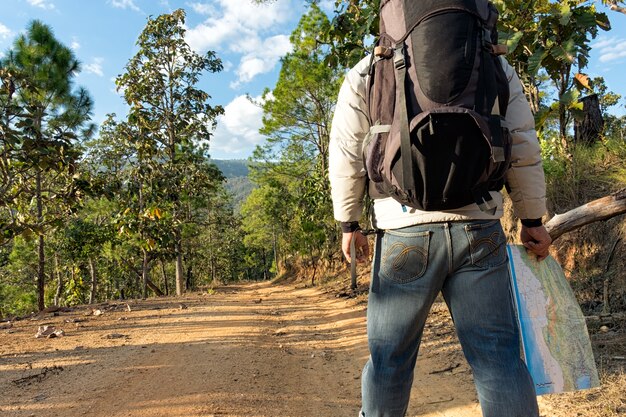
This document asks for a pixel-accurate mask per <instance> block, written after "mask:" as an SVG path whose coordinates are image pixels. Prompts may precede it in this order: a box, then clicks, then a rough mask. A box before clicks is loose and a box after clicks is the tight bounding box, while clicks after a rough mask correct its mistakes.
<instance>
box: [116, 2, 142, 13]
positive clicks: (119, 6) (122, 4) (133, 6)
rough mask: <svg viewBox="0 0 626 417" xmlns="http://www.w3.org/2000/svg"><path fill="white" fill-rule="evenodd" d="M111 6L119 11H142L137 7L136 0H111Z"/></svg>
mask: <svg viewBox="0 0 626 417" xmlns="http://www.w3.org/2000/svg"><path fill="white" fill-rule="evenodd" d="M110 3H111V6H113V7H115V8H117V9H131V10H134V11H136V12H140V11H141V9H140V8H139V7H137V5H136V4H135V1H134V0H111V2H110Z"/></svg>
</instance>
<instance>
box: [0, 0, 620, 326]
mask: <svg viewBox="0 0 626 417" xmlns="http://www.w3.org/2000/svg"><path fill="white" fill-rule="evenodd" d="M258 2H261V3H262V2H263V1H262V0H261V1H258ZM308 3H310V4H309V7H308V11H307V13H306V14H305V15H303V16H302V17H301V19H300V22H299V24H298V26H297V27H296V29H295V30H294V31H293V33H292V35H291V37H290V41H291V44H292V52H290V53H288V54H287V55H286V56H284V57H283V58H282V60H281V65H282V67H281V70H280V75H279V78H278V81H277V82H276V85H275V86H272V87H268V88H267V89H266V90H265V93H264V95H263V99H262V100H261V101H259V102H258V103H257V105H259V106H261V107H262V110H263V127H262V129H261V133H262V134H263V135H264V136H265V137H266V141H265V143H263V144H262V145H260V146H258V147H257V149H256V150H255V152H254V154H253V156H252V157H251V158H250V160H249V161H246V163H245V164H242V163H241V161H236V162H237V163H228V162H227V161H212V160H211V159H210V157H209V149H210V144H211V136H212V131H213V128H214V127H215V126H216V123H217V121H216V120H217V118H218V116H219V115H220V114H222V113H223V107H222V106H221V105H220V104H218V103H214V102H213V100H212V99H211V92H210V91H203V90H202V89H200V88H199V87H198V83H199V80H200V79H201V77H202V76H203V75H205V74H207V73H219V72H220V71H222V70H223V63H222V61H221V59H220V57H219V56H218V55H217V54H216V53H215V52H212V51H209V52H208V53H205V54H202V55H200V54H198V53H197V52H195V51H194V50H192V48H191V47H190V46H189V45H188V44H187V42H186V41H185V11H184V10H183V9H179V10H176V11H174V12H172V13H170V14H163V15H160V16H153V17H150V18H148V19H147V23H146V26H145V28H144V29H143V31H142V32H141V34H140V35H139V37H138V39H137V41H136V42H137V46H138V52H137V53H136V55H135V56H133V57H132V58H131V59H130V60H129V61H128V63H127V65H126V66H125V68H124V69H123V73H122V74H121V75H120V76H119V77H118V78H117V79H116V85H117V88H118V91H120V92H122V93H123V96H124V100H125V102H126V103H127V105H128V108H129V112H128V114H125V115H117V114H109V115H108V117H107V119H106V121H105V122H104V123H102V124H101V125H99V126H96V125H95V124H94V123H93V121H92V108H93V101H92V98H91V96H90V94H89V91H86V90H85V89H83V88H81V87H80V86H78V85H76V80H75V78H76V75H77V74H78V73H79V71H80V68H81V66H80V62H78V61H77V59H76V57H75V56H74V54H73V52H72V50H71V49H70V48H69V47H68V46H66V45H64V44H62V43H61V42H60V41H59V40H58V39H56V38H55V36H54V28H52V27H50V26H48V25H47V24H46V23H45V22H42V21H37V20H35V21H32V22H31V23H30V24H29V25H28V27H26V28H24V31H23V33H22V34H21V35H19V36H18V38H17V39H16V40H15V42H14V44H13V45H12V47H11V48H10V49H9V50H8V51H6V53H5V54H4V55H3V56H2V58H0V78H1V82H2V83H1V85H0V110H1V115H0V176H1V177H2V182H1V185H0V318H3V317H11V316H19V315H24V314H28V313H31V312H34V311H38V310H43V309H45V308H46V307H50V306H73V305H78V304H86V303H97V302H103V301H107V300H115V299H130V298H146V297H151V296H161V295H178V296H180V295H182V294H183V293H185V292H187V291H195V290H206V289H207V288H210V287H211V286H212V285H215V284H217V283H228V282H234V281H241V280H268V279H271V278H274V277H276V276H278V275H281V274H286V273H289V272H290V271H293V270H296V269H297V270H299V271H304V272H303V273H304V274H305V275H306V277H307V279H308V280H309V281H312V282H313V283H314V284H315V283H316V282H319V281H320V280H321V279H322V277H323V274H324V273H325V271H329V270H332V269H333V268H335V269H336V268H342V267H345V265H344V264H343V260H342V257H341V253H340V248H339V242H340V235H341V231H340V228H339V226H338V224H337V223H336V222H335V221H334V219H333V217H332V205H331V200H330V192H329V184H328V177H327V171H328V142H329V132H330V125H331V120H332V115H333V108H334V103H335V100H336V97H337V93H338V91H339V87H340V85H341V82H342V79H343V76H344V74H345V73H346V71H347V69H349V68H350V67H351V66H352V65H354V64H355V63H356V62H358V61H359V60H360V59H361V58H362V57H363V56H365V55H366V54H368V53H369V52H370V49H371V46H372V42H373V39H375V37H376V34H377V31H378V26H377V25H378V21H377V17H376V11H377V8H378V0H337V1H336V2H335V5H336V6H335V7H336V10H335V12H334V14H333V15H332V16H328V15H327V14H326V13H324V12H323V11H322V10H321V9H320V7H319V6H318V5H317V1H310V2H308ZM494 3H495V4H496V6H497V8H498V9H499V11H500V20H499V28H498V29H499V37H500V42H501V43H503V44H505V45H506V46H507V49H508V54H507V59H508V60H509V62H511V63H512V64H513V65H514V67H515V68H516V70H517V72H518V74H519V75H520V79H521V81H522V83H523V87H524V90H525V93H526V96H527V98H528V100H529V102H530V104H531V108H532V111H533V113H534V116H535V121H536V128H537V131H538V133H539V140H540V143H541V149H542V152H543V157H544V169H545V172H546V177H547V182H548V193H549V194H548V198H549V205H550V207H549V210H550V215H551V216H552V215H554V214H556V213H563V212H565V211H567V210H570V209H573V208H575V207H578V206H580V205H582V204H584V203H587V202H589V201H591V200H594V199H597V198H600V197H603V196H606V195H609V194H611V193H614V192H617V191H619V190H623V189H624V188H625V187H626V163H625V162H624V161H626V116H624V115H623V114H624V111H623V109H624V107H626V98H624V97H621V96H620V95H618V94H615V93H614V92H612V91H611V90H610V88H609V86H607V85H606V83H605V81H604V79H603V78H602V77H599V76H596V75H594V74H589V73H586V72H585V71H586V67H587V65H588V60H589V54H590V51H591V48H592V46H591V45H592V41H593V40H594V39H595V38H596V36H597V35H598V34H599V33H600V31H610V30H611V20H612V19H613V18H614V17H615V18H623V15H622V14H623V13H626V11H625V10H624V8H623V4H624V2H623V1H617V2H614V1H611V0H603V1H602V2H593V1H582V0H552V1H551V0H533V1H531V0H496V1H495V2H494ZM250 100H252V98H250ZM618 109H622V112H621V114H622V115H621V116H618V115H616V114H620V113H619V111H616V110H618ZM242 166H243V167H244V168H245V169H244V170H243V171H242V170H241V168H242ZM226 177H231V178H237V179H236V180H234V181H231V183H230V188H229V186H228V184H227V181H226ZM244 177H247V178H248V179H249V181H251V183H252V186H250V185H249V184H248V183H247V181H248V180H243V179H242V178H244ZM233 190H239V191H233ZM243 196H245V198H244V197H243ZM505 224H506V225H508V226H507V228H508V230H509V231H510V232H511V240H514V239H515V238H516V232H515V231H516V224H517V220H516V219H514V218H512V214H510V213H509V214H507V219H505ZM624 233H626V222H625V221H624V218H623V216H622V217H616V218H614V219H612V220H610V221H607V222H603V223H598V224H595V225H591V226H587V227H585V228H581V229H580V230H579V231H577V232H572V233H570V234H568V235H566V236H564V237H562V238H560V239H559V241H558V244H557V245H556V248H557V251H555V255H556V253H557V252H558V256H557V258H558V259H559V261H560V262H561V263H562V264H563V266H564V267H565V269H566V271H567V273H568V275H569V277H570V279H571V281H572V284H573V286H574V288H575V290H576V292H577V295H578V296H579V299H580V301H581V304H582V305H583V307H584V308H585V309H586V311H587V312H598V311H601V310H603V309H604V310H606V309H607V308H608V305H609V304H610V306H611V308H613V309H617V310H624V309H626V274H625V272H624V270H625V269H624V266H626V265H625V264H624V258H626V257H625V256H624V255H623V254H624V249H625V246H626V245H625V243H624V239H623V236H624ZM620 254H621V255H620ZM609 278H610V279H609Z"/></svg>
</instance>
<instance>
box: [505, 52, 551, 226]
mask: <svg viewBox="0 0 626 417" xmlns="http://www.w3.org/2000/svg"><path fill="white" fill-rule="evenodd" d="M502 63H503V67H504V71H505V72H506V75H507V78H508V80H509V90H510V98H509V106H508V109H507V112H506V120H505V122H504V126H505V127H507V128H508V129H509V132H510V134H511V139H512V142H513V146H512V149H511V168H510V169H509V170H508V172H507V174H506V182H507V184H508V191H509V196H510V198H511V201H512V203H513V211H514V213H515V216H516V217H518V218H520V219H538V218H541V217H542V216H543V215H544V214H545V213H546V211H547V210H546V183H545V176H544V172H543V163H542V159H541V148H540V146H539V139H538V138H537V132H536V131H535V120H534V118H533V115H532V113H531V111H530V106H529V104H528V101H527V99H526V96H525V95H524V92H523V89H522V83H521V82H520V80H519V77H518V76H517V74H516V73H515V70H514V69H513V68H512V67H511V66H510V65H509V64H508V63H507V62H506V61H505V60H504V59H503V60H502Z"/></svg>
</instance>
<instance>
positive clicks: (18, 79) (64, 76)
mask: <svg viewBox="0 0 626 417" xmlns="http://www.w3.org/2000/svg"><path fill="white" fill-rule="evenodd" d="M2 68H3V72H2V73H3V76H5V77H7V78H5V79H4V80H3V84H4V85H5V86H8V88H9V91H8V93H9V94H8V95H7V96H6V98H7V100H8V101H7V103H8V107H7V108H6V109H5V124H6V125H8V127H9V129H10V134H11V136H10V139H9V140H6V142H5V143H6V145H5V143H3V150H4V149H7V148H5V146H8V147H9V149H10V151H11V164H12V165H13V167H14V169H15V170H14V172H13V173H12V174H13V181H12V182H11V184H12V189H11V190H8V191H9V192H8V193H5V197H6V196H7V195H8V196H9V197H8V198H5V199H3V200H4V207H3V208H5V209H7V210H8V211H9V212H10V213H18V214H19V215H18V216H14V215H13V214H11V215H10V218H11V224H10V225H9V226H10V227H12V228H13V230H14V231H17V232H19V233H34V234H35V235H36V236H37V240H38V249H37V251H38V269H37V294H38V307H39V309H43V308H44V287H45V249H44V248H45V246H44V242H45V234H46V232H47V231H48V230H50V228H51V227H52V226H54V225H55V224H56V223H58V222H59V221H60V220H61V219H62V218H63V217H64V215H65V214H66V212H67V210H68V209H69V205H71V204H73V202H74V201H75V198H76V194H75V189H74V185H75V183H74V179H75V176H74V171H75V161H76V159H77V157H78V155H79V152H78V149H77V146H76V145H77V142H78V141H79V140H80V139H81V138H82V137H88V136H90V135H91V133H92V131H93V125H92V124H90V123H89V121H90V119H91V110H92V106H93V103H92V101H91V98H90V97H89V94H88V93H87V91H85V90H84V89H82V88H77V89H75V88H74V85H73V78H74V77H75V76H76V74H77V73H78V72H79V70H80V66H79V63H78V61H77V60H76V58H75V57H74V54H73V53H72V51H71V50H70V49H69V48H68V47H66V46H65V45H63V44H62V43H61V42H59V41H58V40H57V39H56V38H55V37H54V34H53V32H52V30H51V29H50V27H48V26H46V25H45V24H43V23H41V22H39V21H33V22H31V23H30V25H29V26H28V28H27V30H26V32H25V33H24V34H22V35H20V36H18V37H17V39H16V40H15V43H14V45H13V48H12V49H11V50H10V51H9V52H8V54H7V56H6V58H5V59H4V60H3V61H2ZM9 111H14V115H13V117H12V118H10V117H8V114H7V113H6V112H9ZM6 137H7V136H4V137H3V139H4V138H6ZM16 175H17V176H16Z"/></svg>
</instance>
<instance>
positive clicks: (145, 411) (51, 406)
mask: <svg viewBox="0 0 626 417" xmlns="http://www.w3.org/2000/svg"><path fill="white" fill-rule="evenodd" d="M365 309H366V303H365V299H364V297H361V298H360V299H359V298H357V299H345V298H338V297H335V296H334V295H333V294H325V293H323V292H322V291H321V290H319V289H311V288H304V287H303V286H302V285H300V286H299V287H298V286H294V285H293V284H282V285H276V284H274V285H272V284H270V283H267V282H266V283H254V284H243V285H237V286H227V287H221V288H219V289H217V291H216V292H215V293H214V294H210V295H209V294H195V295H188V296H186V297H184V298H182V299H175V298H160V299H149V300H145V301H131V302H128V303H126V302H119V303H117V304H113V303H111V304H108V305H100V306H96V311H95V312H94V311H92V308H86V307H85V308H81V309H77V310H75V311H72V312H58V313H56V314H57V315H53V314H46V315H44V316H42V317H40V318H38V319H34V320H22V321H17V322H15V323H14V324H13V327H12V328H10V329H6V330H2V331H0V387H1V389H0V392H1V394H0V415H2V416H3V417H30V416H35V417H55V416H56V417H75V416H89V417H105V416H106V417H121V416H133V417H134V416H138V417H144V416H145V417H148V416H168V417H190V416H202V417H209V416H258V417H260V416H267V417H278V416H291V417H308V416H325V417H343V416H346V417H348V416H357V415H358V410H359V404H360V372H361V368H362V366H363V364H364V362H365V360H366V359H367V345H366V338H365ZM94 313H95V314H94ZM99 313H102V314H99ZM44 325H50V326H54V327H55V329H56V330H63V331H64V333H65V335H64V336H61V337H58V338H39V339H37V338H35V334H36V333H37V330H38V328H39V326H44ZM415 380H416V383H415V387H414V390H413V398H412V401H411V408H410V412H409V415H410V416H433V417H434V416H455V417H478V416H480V412H479V409H478V404H477V402H476V399H475V394H474V391H473V388H472V385H471V375H470V371H469V368H468V367H467V365H466V364H465V362H464V360H463V359H462V355H461V353H460V350H459V348H458V344H457V343H456V340H455V339H454V332H453V330H452V328H451V326H450V323H449V316H448V314H447V311H446V310H445V307H444V306H442V305H436V306H435V308H434V309H433V313H432V314H431V318H430V320H429V323H428V326H427V329H426V334H425V336H424V344H423V348H422V352H421V354H420V357H419V359H418V374H416V378H415Z"/></svg>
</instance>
